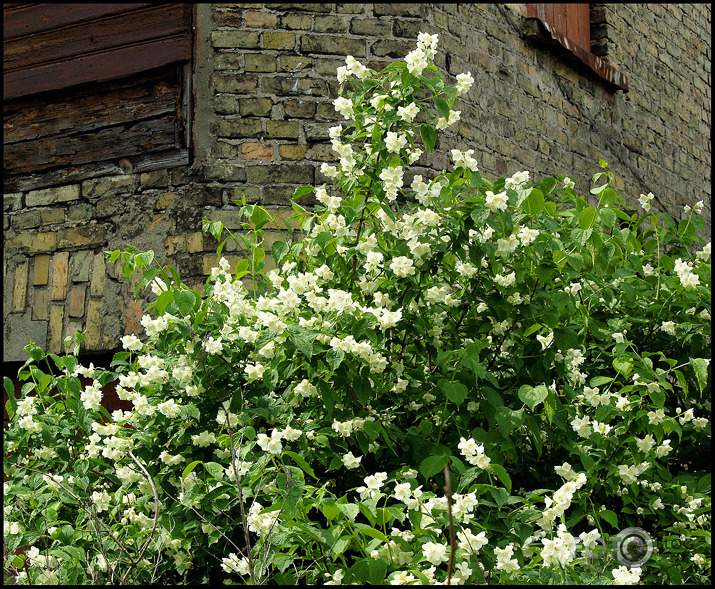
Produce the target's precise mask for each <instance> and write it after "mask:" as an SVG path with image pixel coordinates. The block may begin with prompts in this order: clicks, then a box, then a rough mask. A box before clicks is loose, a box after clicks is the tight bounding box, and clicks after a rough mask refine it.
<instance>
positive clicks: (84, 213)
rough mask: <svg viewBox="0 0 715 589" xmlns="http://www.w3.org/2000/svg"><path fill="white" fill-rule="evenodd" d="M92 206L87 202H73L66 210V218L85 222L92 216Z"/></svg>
mask: <svg viewBox="0 0 715 589" xmlns="http://www.w3.org/2000/svg"><path fill="white" fill-rule="evenodd" d="M93 211H94V207H93V206H92V205H91V204H89V203H75V204H73V205H72V206H71V207H69V210H68V211H67V220H68V221H74V222H80V223H86V222H87V221H90V220H91V219H92V216H93Z"/></svg>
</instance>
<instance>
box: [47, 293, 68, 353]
mask: <svg viewBox="0 0 715 589" xmlns="http://www.w3.org/2000/svg"><path fill="white" fill-rule="evenodd" d="M64 317H65V308H64V306H63V305H50V346H49V351H50V352H52V353H54V354H61V353H62V352H63V351H64V346H63V345H62V332H63V329H62V328H63V325H62V324H63V321H64Z"/></svg>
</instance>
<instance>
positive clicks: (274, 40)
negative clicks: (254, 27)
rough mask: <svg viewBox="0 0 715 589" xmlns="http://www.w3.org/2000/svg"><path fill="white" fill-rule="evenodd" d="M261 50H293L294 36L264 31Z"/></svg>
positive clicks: (292, 34)
mask: <svg viewBox="0 0 715 589" xmlns="http://www.w3.org/2000/svg"><path fill="white" fill-rule="evenodd" d="M263 48H264V49H279V50H283V51H290V50H292V49H295V34H294V33H281V32H278V31H266V32H264V33H263Z"/></svg>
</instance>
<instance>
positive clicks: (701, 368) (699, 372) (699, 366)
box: [690, 358, 708, 393]
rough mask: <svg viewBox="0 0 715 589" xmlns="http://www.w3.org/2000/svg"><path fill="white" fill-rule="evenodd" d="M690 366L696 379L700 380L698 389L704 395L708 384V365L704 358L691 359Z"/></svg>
mask: <svg viewBox="0 0 715 589" xmlns="http://www.w3.org/2000/svg"><path fill="white" fill-rule="evenodd" d="M690 365H691V366H692V367H693V370H694V371H695V378H697V379H698V387H700V392H701V393H702V392H703V390H705V387H706V386H707V384H708V363H707V362H706V361H705V360H704V359H703V358H690Z"/></svg>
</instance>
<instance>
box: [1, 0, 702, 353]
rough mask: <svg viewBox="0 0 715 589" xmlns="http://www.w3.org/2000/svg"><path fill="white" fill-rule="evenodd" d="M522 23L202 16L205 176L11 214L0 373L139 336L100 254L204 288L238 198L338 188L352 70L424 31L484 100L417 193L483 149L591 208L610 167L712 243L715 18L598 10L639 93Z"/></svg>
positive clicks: (500, 17) (471, 10) (148, 178)
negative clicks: (37, 358)
mask: <svg viewBox="0 0 715 589" xmlns="http://www.w3.org/2000/svg"><path fill="white" fill-rule="evenodd" d="M525 17H526V7H525V5H520V4H509V5H503V4H502V5H494V4H484V5H480V4H459V5H457V4H436V5H432V4H217V5H206V4H204V5H198V7H197V22H196V27H197V40H198V46H197V47H196V48H195V52H196V53H195V55H196V61H195V64H194V77H193V85H194V88H193V94H194V130H193V139H194V154H193V162H192V164H191V165H190V166H184V167H178V168H172V169H166V170H156V171H150V172H144V173H132V171H131V170H128V173H124V174H121V175H115V176H105V177H98V178H91V179H87V180H85V181H83V182H78V183H75V184H71V185H66V186H55V187H49V188H39V189H37V190H32V191H27V192H23V193H12V194H5V195H4V198H3V208H4V212H5V214H4V218H3V224H4V230H5V231H4V246H5V249H4V276H5V288H4V300H3V317H4V330H5V331H4V343H5V346H4V361H16V360H24V358H25V354H24V352H23V351H22V348H23V346H24V345H25V344H26V343H27V341H28V339H29V338H32V339H33V340H34V341H35V342H37V343H38V344H39V345H41V346H43V347H44V348H46V349H49V350H51V351H53V352H59V351H60V346H61V341H62V339H63V337H64V336H65V335H67V334H69V333H73V332H74V331H75V330H77V329H86V331H87V339H86V342H85V351H86V352H99V351H102V350H112V349H116V348H117V347H118V345H119V338H120V337H121V336H122V335H124V334H125V333H127V332H133V331H136V330H139V329H140V325H139V320H140V318H141V315H142V308H143V306H145V304H146V302H147V301H146V300H140V301H138V302H137V301H134V300H133V296H132V295H131V294H130V293H131V292H132V290H133V289H132V288H131V287H130V286H127V285H126V284H125V282H124V279H123V277H122V276H121V272H120V270H119V267H117V266H115V265H114V264H109V263H108V262H105V260H104V258H103V256H102V251H104V250H110V249H116V248H121V247H124V246H126V245H128V244H133V245H136V246H137V247H140V248H143V249H154V250H155V252H156V253H157V256H158V257H159V259H160V261H165V260H166V261H169V262H170V263H172V264H173V265H175V266H176V267H178V268H179V271H180V273H181V274H182V276H183V277H189V283H190V284H191V285H193V286H195V287H196V286H198V285H200V284H202V283H203V280H204V279H205V277H206V275H207V274H208V273H209V271H210V268H211V266H212V265H214V264H215V261H216V258H215V251H214V248H215V242H214V240H213V238H211V237H206V236H204V235H203V234H202V233H201V219H202V218H203V217H204V216H208V217H209V218H211V219H217V220H218V219H220V220H221V221H223V222H224V224H226V225H227V226H229V227H230V228H237V226H238V224H237V221H236V216H235V211H236V208H237V207H236V206H235V204H234V200H235V199H236V198H238V197H239V196H240V194H241V193H244V194H245V195H246V196H247V198H248V200H249V201H251V202H261V203H262V204H264V205H266V206H268V207H272V208H276V209H280V208H281V207H285V206H286V205H288V204H289V198H290V196H291V195H292V193H293V191H294V188H295V187H296V186H297V185H301V184H313V183H322V182H323V181H325V180H326V178H324V177H323V176H322V175H321V173H320V171H319V168H320V164H321V163H322V162H323V161H334V160H335V159H336V158H335V157H334V154H333V153H332V151H331V149H330V145H329V140H328V138H327V133H328V128H329V127H331V126H333V125H335V124H336V123H337V122H340V121H341V118H340V115H338V114H337V113H336V112H335V111H334V109H333V106H332V104H331V101H332V99H333V98H334V97H335V96H336V92H337V82H336V80H335V71H336V68H337V67H338V66H339V65H343V64H344V60H345V56H347V55H353V56H354V57H356V58H358V59H359V60H361V61H362V62H363V63H365V64H366V65H368V66H370V67H372V68H374V69H380V68H381V67H383V66H384V65H386V64H387V63H389V62H391V61H394V60H396V59H399V58H401V57H404V55H405V54H406V53H407V52H408V51H410V50H411V49H412V48H413V47H414V44H415V39H416V36H417V34H418V33H419V32H420V31H427V32H430V33H437V34H439V38H440V48H439V52H438V55H437V57H436V60H435V61H436V64H437V65H438V67H440V68H442V70H443V71H446V72H447V73H448V74H449V76H450V77H451V78H452V79H453V78H454V76H456V74H458V73H461V72H463V71H467V70H469V71H471V72H472V74H473V76H474V78H475V80H476V81H475V84H474V86H473V87H472V89H471V90H470V92H469V93H468V95H466V96H464V97H462V99H461V102H460V105H461V106H460V107H461V111H462V116H461V120H460V122H459V123H458V124H457V125H455V126H453V127H451V128H450V129H449V130H448V131H447V132H445V133H444V134H443V135H442V136H441V139H440V141H439V142H438V145H437V150H436V152H435V153H434V154H430V155H429V156H423V158H422V159H421V160H420V166H415V167H413V168H411V172H412V173H413V174H415V173H421V174H423V175H427V176H430V175H432V174H434V172H433V170H440V169H442V168H443V167H445V166H447V165H448V158H447V157H446V154H448V153H449V149H451V148H453V147H459V148H461V149H467V148H473V149H475V152H476V155H477V160H478V162H479V167H480V171H481V172H482V173H483V174H484V175H485V176H486V177H490V178H494V177H496V176H502V175H510V174H512V173H514V172H516V171H518V170H521V169H528V170H531V171H532V172H533V173H534V174H535V175H536V177H537V178H539V177H542V176H545V175H556V174H566V173H568V174H571V175H573V176H574V177H575V178H576V180H577V183H578V185H579V187H580V188H581V189H582V190H583V191H584V192H585V191H586V189H587V188H588V187H589V178H590V177H591V175H592V174H593V173H594V172H595V171H597V167H598V159H599V158H603V159H605V160H606V161H608V162H609V164H610V167H611V169H612V170H613V172H614V173H615V174H616V176H617V178H616V182H617V188H618V189H619V190H622V191H623V192H624V194H625V195H626V196H627V197H628V198H629V199H630V201H629V202H630V203H633V204H635V203H636V199H637V197H638V195H639V194H640V193H642V192H649V191H650V192H653V193H654V194H655V196H656V201H655V206H656V207H657V208H658V209H660V210H669V211H670V212H671V213H672V214H673V215H674V216H676V217H680V215H681V214H682V205H684V204H693V203H694V202H696V201H698V200H703V201H704V202H705V211H704V212H705V216H706V218H707V228H706V236H707V237H708V238H709V236H710V231H711V229H710V216H711V204H710V195H711V189H710V162H711V159H710V158H711V152H710V117H711V108H710V102H711V97H710V88H711V84H710V47H711V45H710V5H706V4H700V5H698V4H627V5H624V4H609V5H602V8H601V13H600V15H599V18H600V19H601V25H599V27H600V28H599V35H600V36H599V39H598V44H599V49H598V51H599V54H601V55H604V56H606V57H607V58H608V60H609V61H610V63H611V64H613V65H614V66H615V67H617V68H618V69H620V70H621V71H622V72H623V73H624V74H626V75H627V76H628V81H629V87H630V91H629V92H628V93H623V92H622V91H615V90H613V89H612V88H609V87H608V85H607V84H605V83H604V82H603V81H600V80H598V79H596V78H594V76H593V75H592V74H590V73H589V72H588V71H587V70H585V69H584V68H582V67H579V66H578V65H574V64H572V63H570V62H567V60H565V58H564V56H563V55H562V54H560V53H558V52H556V51H554V50H551V49H549V48H547V47H543V46H539V45H536V44H534V43H532V42H531V41H529V40H528V39H526V38H525V35H524V19H525ZM460 107H458V108H460ZM118 157H121V154H118ZM407 180H409V176H408V178H407ZM284 214H286V215H287V214H289V211H288V212H285V213H284ZM276 238H277V234H276V233H273V232H271V233H270V235H269V236H268V245H269V247H270V243H271V242H272V241H273V240H275V239H276ZM212 252H213V253H212ZM227 255H228V256H229V258H230V259H231V261H232V263H236V262H237V260H238V255H237V253H236V252H235V251H232V250H231V248H230V247H229V248H228V249H227ZM148 298H151V295H149V297H148Z"/></svg>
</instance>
